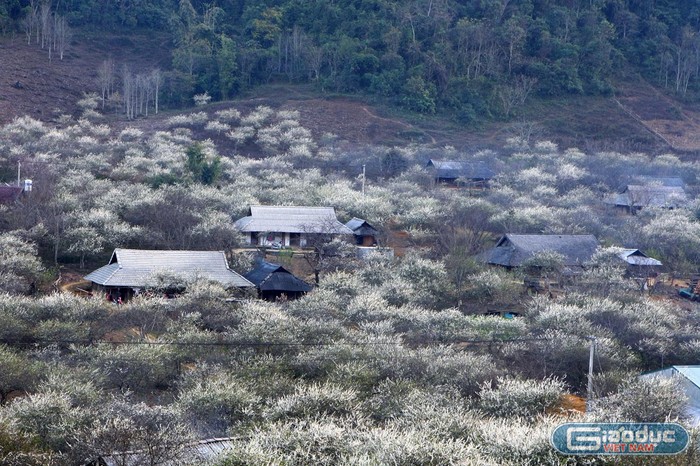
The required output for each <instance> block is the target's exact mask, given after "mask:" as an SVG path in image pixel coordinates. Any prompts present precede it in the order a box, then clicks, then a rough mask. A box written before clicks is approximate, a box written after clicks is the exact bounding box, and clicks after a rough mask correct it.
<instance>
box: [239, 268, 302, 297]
mask: <svg viewBox="0 0 700 466" xmlns="http://www.w3.org/2000/svg"><path fill="white" fill-rule="evenodd" d="M244 276H245V278H246V279H247V280H249V281H250V282H251V283H253V284H254V285H255V287H256V288H257V289H258V295H259V296H260V298H262V299H264V300H267V301H274V300H276V299H278V298H281V297H282V296H284V297H286V298H287V299H296V298H299V297H301V296H303V295H304V294H306V293H308V292H309V291H311V285H309V284H308V283H306V282H305V281H304V280H302V279H300V278H298V277H297V276H295V275H294V274H293V273H291V272H290V271H289V270H287V269H285V268H284V267H282V266H281V265H278V264H273V263H271V262H267V261H260V262H258V263H257V264H256V265H255V268H254V269H253V270H251V271H250V272H248V273H246V274H245V275H244Z"/></svg>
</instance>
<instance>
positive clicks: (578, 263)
mask: <svg viewBox="0 0 700 466" xmlns="http://www.w3.org/2000/svg"><path fill="white" fill-rule="evenodd" d="M598 245H599V244H598V240H597V239H596V237H595V236H593V235H513V234H506V235H503V236H502V237H501V238H500V239H499V240H498V242H497V243H496V246H494V247H493V248H491V249H490V250H488V251H487V252H486V253H485V254H483V255H482V258H483V259H484V261H485V262H486V263H488V264H492V265H499V266H502V267H506V268H514V267H520V266H522V265H524V264H525V263H526V261H528V260H529V259H531V258H532V257H534V256H536V255H537V254H539V253H543V252H555V253H558V254H560V255H561V256H562V258H563V264H562V265H563V266H564V267H567V268H580V267H583V265H584V264H585V263H587V262H589V261H590V260H591V258H592V257H593V254H594V253H595V251H596V249H597V248H598Z"/></svg>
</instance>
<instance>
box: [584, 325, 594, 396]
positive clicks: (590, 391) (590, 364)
mask: <svg viewBox="0 0 700 466" xmlns="http://www.w3.org/2000/svg"><path fill="white" fill-rule="evenodd" d="M588 339H589V340H590V341H591V351H590V354H589V356H588V388H587V391H586V396H587V399H586V405H588V406H589V407H590V402H591V401H592V400H593V355H594V354H595V344H596V337H594V336H590V337H588Z"/></svg>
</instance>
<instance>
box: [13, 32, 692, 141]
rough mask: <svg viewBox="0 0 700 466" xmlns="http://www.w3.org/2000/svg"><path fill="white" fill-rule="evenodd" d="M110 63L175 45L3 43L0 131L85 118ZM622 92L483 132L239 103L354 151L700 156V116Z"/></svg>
mask: <svg viewBox="0 0 700 466" xmlns="http://www.w3.org/2000/svg"><path fill="white" fill-rule="evenodd" d="M98 43H99V44H100V45H99V46H98V45H96V44H98ZM107 57H112V58H114V59H115V62H117V63H118V64H119V63H121V64H123V63H129V64H130V66H134V67H138V66H143V67H146V66H150V67H152V66H157V65H161V66H162V67H163V68H165V67H166V66H167V62H168V61H169V54H168V50H167V47H166V44H164V43H162V41H159V40H158V39H152V38H144V37H130V38H118V37H117V38H111V39H108V40H105V39H104V38H103V40H100V41H95V40H91V38H85V37H79V38H77V39H76V40H74V43H73V44H72V46H71V49H70V50H69V52H68V53H67V55H66V57H65V58H64V60H57V59H54V60H52V61H49V59H48V54H47V53H46V51H45V50H41V49H40V48H39V47H38V46H36V45H34V44H32V45H27V44H26V42H24V41H23V40H22V39H21V38H19V37H17V38H15V39H14V40H12V39H2V40H0V63H2V64H3V66H2V67H1V68H0V124H5V123H8V122H9V121H11V120H12V119H13V118H15V117H17V116H22V115H29V116H31V117H33V118H36V119H40V120H44V121H51V120H54V119H55V118H56V117H58V116H59V115H60V114H71V115H77V113H78V107H77V104H76V103H77V101H78V100H79V99H80V98H81V96H82V95H83V93H84V92H96V91H97V90H98V85H97V71H96V70H97V67H98V65H99V63H101V61H102V60H104V59H105V58H107ZM619 86H620V88H621V92H619V94H618V96H616V97H614V98H606V97H580V96H573V97H567V98H560V99H550V100H536V99H531V100H530V103H529V105H528V107H527V108H525V109H523V111H522V112H521V116H520V118H519V122H516V123H513V122H511V123H506V122H488V123H483V124H481V125H480V126H478V127H464V126H461V125H459V124H456V123H455V122H454V121H451V120H448V119H446V118H443V117H441V116H440V115H438V116H435V117H425V116H421V117H416V116H414V115H412V114H405V113H403V114H397V115H392V114H391V113H392V109H390V108H387V107H384V106H382V105H381V104H375V105H372V104H370V103H367V102H363V101H362V100H361V99H356V98H349V97H338V96H327V95H323V94H321V93H319V92H318V91H316V90H314V88H313V87H312V86H291V85H289V86H288V85H271V86H265V87H260V88H256V89H255V90H254V91H253V92H251V93H249V95H246V96H244V97H242V98H240V99H238V100H236V101H235V105H236V106H237V107H240V108H241V109H245V108H253V107H255V106H257V105H270V106H272V107H279V108H289V109H295V110H297V111H299V112H300V114H301V120H302V124H304V125H305V126H306V127H307V128H309V129H310V130H311V131H312V132H313V133H314V134H315V136H321V135H323V134H325V133H332V134H335V135H336V136H338V138H340V139H342V140H346V141H348V142H351V143H369V144H388V145H391V144H395V145H402V144H407V143H416V142H418V143H427V144H435V145H446V144H449V145H453V146H455V147H458V148H461V147H469V148H472V149H477V148H482V147H500V146H502V145H503V143H504V142H505V140H506V139H507V138H508V137H511V136H514V135H521V134H524V133H525V132H527V133H531V135H532V136H533V137H536V138H543V139H551V140H553V141H556V142H558V143H559V144H560V145H562V146H564V147H568V146H577V147H582V148H586V149H591V150H599V149H605V150H621V151H625V150H643V151H650V152H658V151H663V150H669V149H671V148H672V149H676V150H679V151H696V150H700V138H698V137H697V136H696V135H697V134H700V112H695V111H693V110H692V109H683V108H682V107H681V106H680V105H679V104H678V103H677V102H675V101H673V100H672V99H670V98H669V97H667V96H665V95H663V94H661V93H660V92H658V91H656V90H655V89H654V88H653V87H652V86H650V85H648V84H646V83H644V82H641V83H640V82H634V83H624V82H623V83H620V84H619ZM222 105H224V104H215V105H214V107H215V108H218V107H219V106H222ZM652 109H653V111H652ZM164 115H165V114H164ZM107 117H108V119H109V120H111V122H112V123H113V124H115V125H116V126H118V127H119V126H125V125H127V124H129V125H133V126H140V127H144V129H148V128H154V129H155V128H157V127H159V126H160V124H159V121H160V120H161V118H160V116H158V117H149V119H148V121H145V120H139V121H135V122H128V123H127V122H126V121H125V120H123V119H122V118H121V116H119V115H108V116H107Z"/></svg>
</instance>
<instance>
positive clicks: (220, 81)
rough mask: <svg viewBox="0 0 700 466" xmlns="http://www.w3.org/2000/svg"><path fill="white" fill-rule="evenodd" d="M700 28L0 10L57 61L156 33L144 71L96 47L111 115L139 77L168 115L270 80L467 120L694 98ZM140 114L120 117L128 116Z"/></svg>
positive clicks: (614, 6)
mask: <svg viewBox="0 0 700 466" xmlns="http://www.w3.org/2000/svg"><path fill="white" fill-rule="evenodd" d="M699 21H700V6H698V5H697V4H696V3H695V2H676V1H671V0H659V1H655V2H649V1H637V0H627V1H625V0H594V1H589V0H586V1H583V0H568V1H550V0H479V1H472V2H457V1H454V0H411V1H400V2H399V1H391V0H355V1H343V2H335V1H314V2H307V1H298V0H273V1H271V0H262V1H255V2H249V1H245V0H238V1H234V0H214V1H207V2H204V1H200V0H179V1H175V0H124V1H120V2H104V1H96V0H64V1H56V2H51V1H42V0H10V1H5V2H3V3H2V5H0V31H4V32H5V33H10V32H11V33H13V34H18V35H19V34H24V36H25V38H26V40H27V41H28V42H30V43H32V42H33V41H34V42H36V43H37V44H40V46H41V47H42V48H44V47H48V50H49V53H51V52H50V51H51V50H54V51H55V52H54V54H58V53H60V54H61V57H62V56H63V52H64V51H65V48H66V47H68V46H69V43H70V38H71V35H72V31H76V32H77V31H80V33H84V32H85V31H100V33H101V34H102V35H101V37H102V40H105V34H104V33H107V34H108V33H110V32H112V33H117V34H120V35H121V36H124V37H127V38H128V37H129V35H130V34H132V35H133V37H134V39H133V40H138V34H139V33H143V32H146V33H147V34H149V35H153V36H158V37H162V40H163V42H164V43H165V44H167V49H168V50H169V51H170V52H171V56H170V57H166V59H165V62H164V63H162V64H155V63H154V64H153V65H151V66H148V65H146V64H139V65H138V66H135V65H133V64H131V63H129V62H128V61H125V62H123V63H115V62H114V61H113V59H112V57H110V53H109V47H108V46H107V44H105V46H104V49H105V51H104V55H105V56H104V62H103V63H102V64H95V68H98V66H99V67H100V81H101V86H102V87H103V89H102V93H103V94H104V95H105V96H106V97H113V100H112V103H113V104H114V105H115V106H116V107H118V108H122V107H123V106H124V105H128V104H126V103H125V102H124V101H128V100H130V99H134V97H132V96H131V92H130V90H131V91H132V92H153V91H152V90H151V89H152V88H153V87H154V86H153V83H152V82H151V83H150V84H148V83H147V82H146V81H148V80H149V79H150V80H151V81H152V80H153V79H156V78H157V86H156V87H157V88H158V89H159V90H156V91H155V94H154V95H153V96H150V97H149V98H155V97H158V96H159V97H160V100H161V102H160V104H161V105H166V106H169V107H171V108H173V107H182V106H184V105H190V104H191V102H192V98H193V96H194V95H201V94H205V93H206V94H207V95H208V96H210V98H212V99H213V100H215V101H217V100H226V99H228V98H232V97H235V96H237V95H239V94H240V93H241V92H243V91H245V90H247V89H250V88H253V87H256V86H258V85H261V84H265V83H270V82H285V83H309V84H313V85H314V87H316V88H317V89H318V90H321V91H324V92H330V93H355V94H362V95H365V96H372V98H375V99H377V100H379V101H382V102H386V103H388V104H391V105H394V106H397V107H400V108H404V109H406V110H408V111H411V112H416V113H419V114H434V113H436V112H440V113H441V114H444V115H450V116H451V117H452V118H453V119H455V120H456V121H459V122H461V123H463V124H473V123H476V122H479V121H484V120H508V119H511V118H513V117H514V116H517V115H518V113H519V110H520V109H521V107H522V106H523V105H524V103H525V102H526V101H527V99H528V98H529V97H530V96H537V97H541V98H556V97H558V96H566V95H610V94H612V93H614V92H615V83H616V82H617V81H618V80H619V79H620V77H621V76H623V75H625V73H638V74H640V75H642V76H643V77H644V78H645V79H646V80H647V81H649V82H651V83H653V84H654V85H656V86H658V87H659V88H662V89H664V90H665V91H666V92H668V93H670V94H672V95H674V96H676V97H678V98H680V99H683V100H686V101H690V102H694V101H696V100H697V99H698V96H699V95H700V94H699V92H700V84H699V83H700V82H699V81H698V73H699V70H700V59H699V58H698V57H700V53H699V51H700V37H698V34H697V30H698V22H699ZM92 40H95V41H96V42H98V43H99V41H100V40H101V39H100V37H99V36H98V37H97V38H96V39H92ZM125 40H126V41H128V39H125ZM49 42H50V43H51V44H52V45H48V44H49ZM154 72H155V73H156V74H157V76H154V75H153V73H154ZM117 82H120V83H121V85H120V86H118V87H116V88H115V87H114V84H115V83H117ZM139 87H140V88H142V89H141V90H137V88H139ZM113 94H116V95H114V96H113ZM144 98H146V97H144ZM142 112H143V109H139V110H138V111H137V112H135V111H133V109H132V110H129V109H128V108H127V109H126V113H127V115H128V116H130V117H134V116H135V114H136V113H142Z"/></svg>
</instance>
